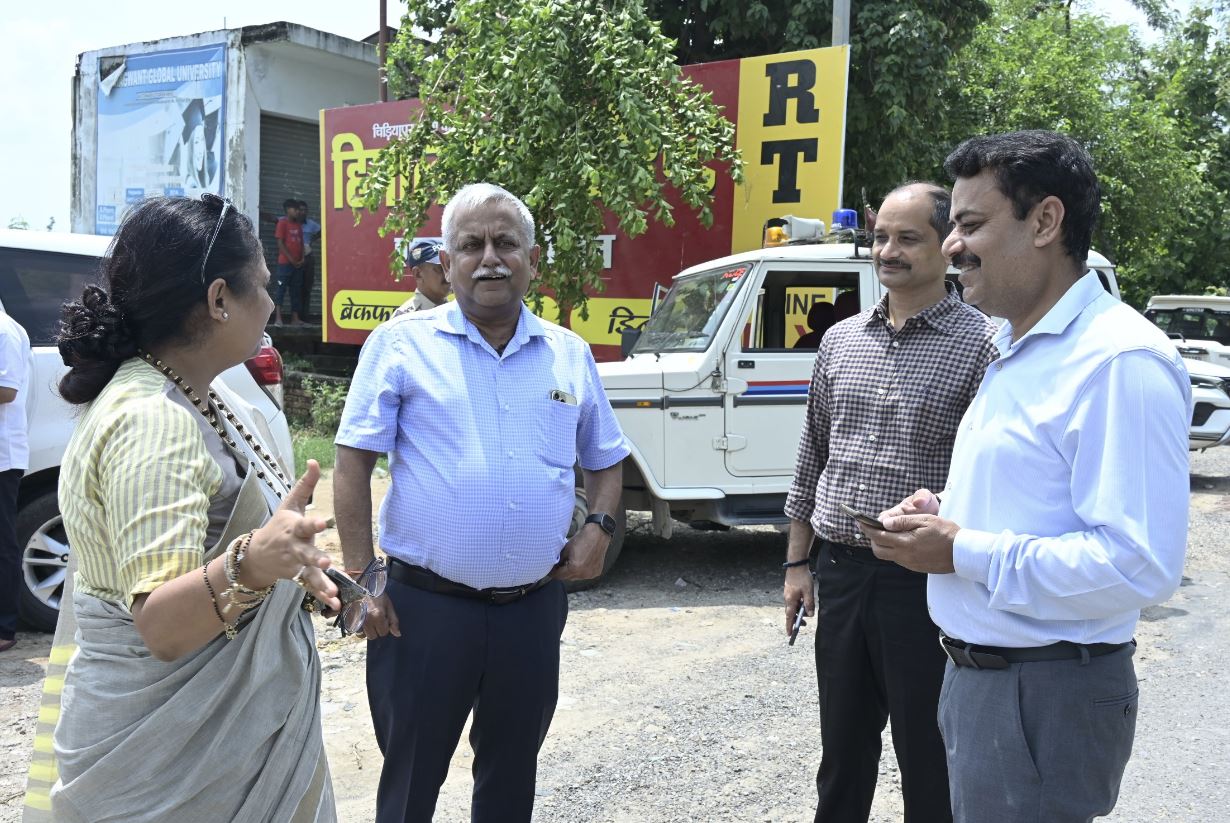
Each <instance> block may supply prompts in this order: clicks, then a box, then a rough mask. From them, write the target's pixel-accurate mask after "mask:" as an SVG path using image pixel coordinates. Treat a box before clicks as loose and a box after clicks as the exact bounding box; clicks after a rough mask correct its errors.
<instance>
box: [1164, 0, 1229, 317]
mask: <svg viewBox="0 0 1230 823" xmlns="http://www.w3.org/2000/svg"><path fill="white" fill-rule="evenodd" d="M1226 35H1227V31H1226V29H1225V27H1224V23H1223V24H1222V28H1221V29H1220V30H1219V27H1218V21H1217V16H1216V15H1215V13H1214V11H1213V10H1211V9H1210V8H1208V7H1201V6H1197V7H1194V8H1192V9H1191V10H1190V12H1189V14H1188V15H1187V16H1186V17H1185V18H1184V19H1182V20H1178V21H1175V23H1174V24H1173V25H1172V26H1170V27H1169V28H1168V29H1167V31H1166V36H1165V38H1164V39H1163V40H1162V41H1161V42H1160V43H1158V44H1157V45H1156V46H1154V47H1153V49H1152V50H1151V51H1150V54H1149V60H1148V61H1147V63H1146V71H1144V72H1143V73H1142V85H1143V87H1144V88H1145V94H1146V95H1147V96H1148V97H1149V98H1150V99H1151V100H1153V101H1154V102H1155V104H1156V105H1158V106H1159V108H1160V109H1161V110H1162V111H1163V112H1165V114H1166V115H1167V116H1168V117H1169V118H1170V119H1172V120H1173V121H1174V122H1175V123H1176V124H1178V127H1179V130H1180V134H1181V140H1182V143H1183V146H1184V148H1185V149H1186V150H1187V152H1188V154H1189V157H1190V160H1189V162H1190V164H1191V166H1192V168H1193V169H1194V170H1195V171H1196V173H1197V174H1199V176H1200V183H1201V185H1200V186H1199V187H1198V188H1186V187H1185V188H1181V189H1176V190H1175V191H1174V195H1175V196H1172V197H1173V201H1177V205H1180V206H1181V209H1179V210H1177V211H1176V212H1175V213H1174V216H1173V217H1170V215H1169V214H1167V217H1168V218H1170V219H1168V220H1167V222H1168V223H1169V225H1170V227H1171V229H1172V230H1173V231H1175V232H1176V233H1178V234H1181V235H1182V236H1183V241H1184V242H1183V245H1182V247H1181V248H1180V249H1179V250H1178V253H1176V254H1175V255H1173V256H1172V258H1171V259H1169V260H1167V261H1165V262H1164V263H1161V262H1159V263H1158V264H1157V265H1155V266H1154V267H1153V268H1152V269H1151V270H1149V271H1148V272H1147V273H1146V274H1145V276H1144V277H1143V278H1142V286H1145V287H1147V288H1148V289H1150V290H1151V291H1152V292H1153V293H1161V292H1179V293H1184V294H1192V293H1195V294H1199V293H1203V292H1205V291H1208V290H1224V289H1226V287H1227V286H1230V225H1227V220H1228V219H1230V134H1228V133H1227V132H1228V129H1230V46H1228V45H1227V41H1226ZM1173 201H1172V202H1173ZM1168 211H1169V210H1168Z"/></svg>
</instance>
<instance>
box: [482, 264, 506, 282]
mask: <svg viewBox="0 0 1230 823" xmlns="http://www.w3.org/2000/svg"><path fill="white" fill-rule="evenodd" d="M502 277H512V269H510V268H508V266H482V267H480V268H477V269H475V270H474V276H473V279H474V280H495V279H497V278H502Z"/></svg>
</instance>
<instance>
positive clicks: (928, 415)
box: [898, 380, 965, 460]
mask: <svg viewBox="0 0 1230 823" xmlns="http://www.w3.org/2000/svg"><path fill="white" fill-rule="evenodd" d="M964 414H965V403H964V398H963V397H962V393H961V390H960V387H958V386H955V385H952V384H951V383H950V382H949V381H945V380H937V381H934V382H930V383H928V384H925V385H916V386H913V387H910V388H908V389H906V391H905V392H904V393H903V396H902V407H901V409H900V410H899V418H898V420H899V422H900V425H901V426H902V428H903V430H904V431H905V432H907V434H908V436H909V439H910V442H911V443H912V444H913V448H914V450H915V451H916V452H917V453H918V454H921V455H928V456H936V455H942V456H944V458H945V460H946V459H947V457H948V455H950V454H951V452H952V443H953V439H954V438H955V437H956V434H957V428H958V427H959V426H960V425H961V416H962V415H964Z"/></svg>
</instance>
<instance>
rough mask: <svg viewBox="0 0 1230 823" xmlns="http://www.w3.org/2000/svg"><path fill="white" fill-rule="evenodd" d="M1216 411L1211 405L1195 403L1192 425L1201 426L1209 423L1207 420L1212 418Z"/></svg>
mask: <svg viewBox="0 0 1230 823" xmlns="http://www.w3.org/2000/svg"><path fill="white" fill-rule="evenodd" d="M1215 411H1217V407H1216V406H1214V405H1213V404H1212V403H1197V404H1196V408H1195V409H1193V410H1192V425H1193V426H1203V425H1204V424H1205V423H1207V422H1209V418H1210V417H1212V416H1213V412H1215Z"/></svg>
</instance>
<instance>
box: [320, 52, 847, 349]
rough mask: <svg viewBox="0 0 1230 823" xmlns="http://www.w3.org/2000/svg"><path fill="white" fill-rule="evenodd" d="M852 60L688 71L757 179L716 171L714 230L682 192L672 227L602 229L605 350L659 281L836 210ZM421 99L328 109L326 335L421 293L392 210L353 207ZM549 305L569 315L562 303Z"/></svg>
mask: <svg viewBox="0 0 1230 823" xmlns="http://www.w3.org/2000/svg"><path fill="white" fill-rule="evenodd" d="M847 60H848V54H847V49H846V48H845V47H840V48H834V49H816V50H812V51H805V52H795V53H792V54H781V55H772V56H769V57H755V58H746V59H743V60H728V61H723V62H719V63H706V64H702V65H696V66H687V67H685V68H684V69H683V72H684V74H685V75H687V76H688V77H691V78H692V79H693V80H695V81H696V82H697V83H698V84H699V85H701V86H703V87H704V88H705V89H706V90H708V91H709V92H710V93H711V94H712V95H713V101H714V102H715V103H716V104H717V105H718V106H720V107H721V108H722V110H723V113H724V114H725V115H726V116H727V117H729V118H731V120H733V121H734V122H735V124H736V127H737V138H736V139H737V142H738V147H739V149H740V150H741V151H742V152H743V159H744V164H745V174H746V179H745V181H744V182H743V184H741V185H740V186H738V187H736V186H735V185H734V183H733V181H732V180H731V179H730V177H729V176H728V175H726V174H724V173H721V172H720V171H717V172H715V174H714V187H713V198H714V199H713V212H714V221H713V225H712V226H711V227H710V228H708V229H706V228H704V227H703V226H701V224H700V222H699V221H698V220H697V218H696V215H695V214H694V213H693V212H692V211H691V210H690V209H688V208H687V207H685V206H682V205H679V204H678V202H677V201H676V200H674V199H672V202H673V203H675V204H676V208H675V210H674V217H675V225H674V226H672V227H670V228H667V227H665V226H663V225H661V224H658V223H654V222H651V223H650V224H649V228H648V230H647V231H645V232H644V233H643V234H641V235H639V236H637V237H635V238H629V237H628V236H627V235H626V234H624V233H623V232H621V231H619V229H618V228H617V227H616V224H615V220H614V218H613V217H610V218H608V220H607V228H606V233H605V234H603V235H600V236H599V241H600V242H601V244H602V250H603V273H602V279H603V283H604V285H605V289H604V290H602V291H600V292H598V293H596V294H595V295H593V296H592V297H591V298H590V300H589V318H588V319H582V318H581V316H580V312H579V310H578V311H576V312H574V313H573V316H572V317H571V318H570V320H571V322H570V325H571V327H572V328H573V329H574V330H575V331H577V332H578V333H579V334H581V335H582V336H583V337H584V338H585V339H586V340H588V341H590V343H591V345H592V346H593V347H594V354H595V356H596V357H597V358H598V359H600V360H602V359H611V358H615V357H618V356H619V337H620V332H621V330H622V329H624V328H629V327H636V326H639V325H640V324H641V323H642V322H643V321H644V319H645V318H646V317H647V316H648V314H649V306H650V301H651V298H652V295H653V290H654V285H655V284H656V283H662V284H667V283H669V281H670V278H671V277H672V276H674V275H675V274H677V273H678V272H679V271H680V270H682V269H684V268H686V267H688V266H692V265H695V264H697V263H701V262H704V261H705V260H710V259H713V258H715V257H721V256H724V255H727V254H731V253H733V252H738V251H745V250H747V249H751V248H756V247H758V246H759V245H760V233H761V227H762V226H763V225H764V221H765V220H766V219H768V218H769V217H780V216H782V215H784V214H795V215H798V216H813V217H815V216H820V217H827V215H829V214H830V213H831V212H832V211H833V209H835V208H837V207H838V206H839V205H840V197H841V191H840V186H841V167H842V162H841V160H842V157H841V153H842V148H843V143H842V135H843V133H844V129H845V89H846V65H847ZM417 105H418V104H417V101H397V102H391V103H375V104H371V105H365V106H348V107H345V108H339V109H327V110H325V111H322V112H321V164H320V167H321V176H322V181H321V192H322V197H323V201H324V202H323V203H322V204H321V205H322V207H321V210H320V213H321V214H322V215H324V217H323V223H324V235H323V240H322V242H323V244H324V252H323V257H324V265H323V275H322V284H323V288H324V305H325V312H324V314H325V323H324V339H325V340H326V341H329V342H339V343H362V342H363V341H364V340H365V339H366V337H367V334H368V332H369V331H370V330H371V329H373V328H375V327H376V326H377V325H378V324H379V323H381V322H383V321H384V320H387V319H388V317H389V316H391V314H392V311H393V310H394V309H395V308H397V306H399V305H400V304H401V303H402V302H404V301H405V300H406V299H408V298H409V297H410V295H411V294H412V293H413V289H414V287H415V283H414V280H413V278H412V277H410V276H408V274H409V273H407V276H406V277H404V278H403V279H402V280H401V281H400V282H397V281H395V279H394V278H393V276H392V274H391V273H390V271H389V257H390V254H391V253H392V251H393V248H394V246H393V244H394V242H396V240H397V238H393V237H385V238H382V237H380V235H379V233H378V229H379V227H380V226H381V224H382V223H383V222H384V217H385V215H386V214H387V211H386V210H385V209H381V210H380V211H377V212H375V213H370V214H369V213H366V212H365V213H364V215H363V218H362V219H361V220H360V221H359V223H358V224H357V225H356V224H355V220H354V212H353V207H354V206H356V205H358V192H359V187H360V186H361V184H362V179H363V176H364V175H365V173H366V170H367V166H368V164H369V163H370V162H371V161H372V160H373V159H374V158H375V156H376V154H377V153H378V151H379V150H380V148H381V147H383V146H385V145H386V144H387V143H388V142H389V140H390V139H391V138H393V137H394V136H396V135H398V134H399V133H401V132H403V131H404V130H405V129H406V128H408V126H409V123H410V120H411V117H412V116H413V114H414V111H415V108H416V107H417ZM490 182H496V183H498V182H499V181H498V180H497V181H490ZM514 193H515V192H514ZM390 196H391V197H395V196H397V192H396V191H393V192H391V193H390ZM439 211H440V210H439V208H434V209H432V211H431V214H430V219H429V220H428V222H427V224H426V225H424V226H423V227H422V228H421V229H419V231H418V233H417V235H416V238H412V239H411V240H410V242H413V240H414V239H418V238H421V239H428V238H439V236H440V223H439V219H440V215H439ZM543 313H544V315H545V316H546V317H547V318H548V319H550V320H555V319H557V314H558V311H557V308H556V307H555V305H554V304H553V303H551V302H550V301H548V303H547V305H546V306H545V307H544V312H543Z"/></svg>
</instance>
